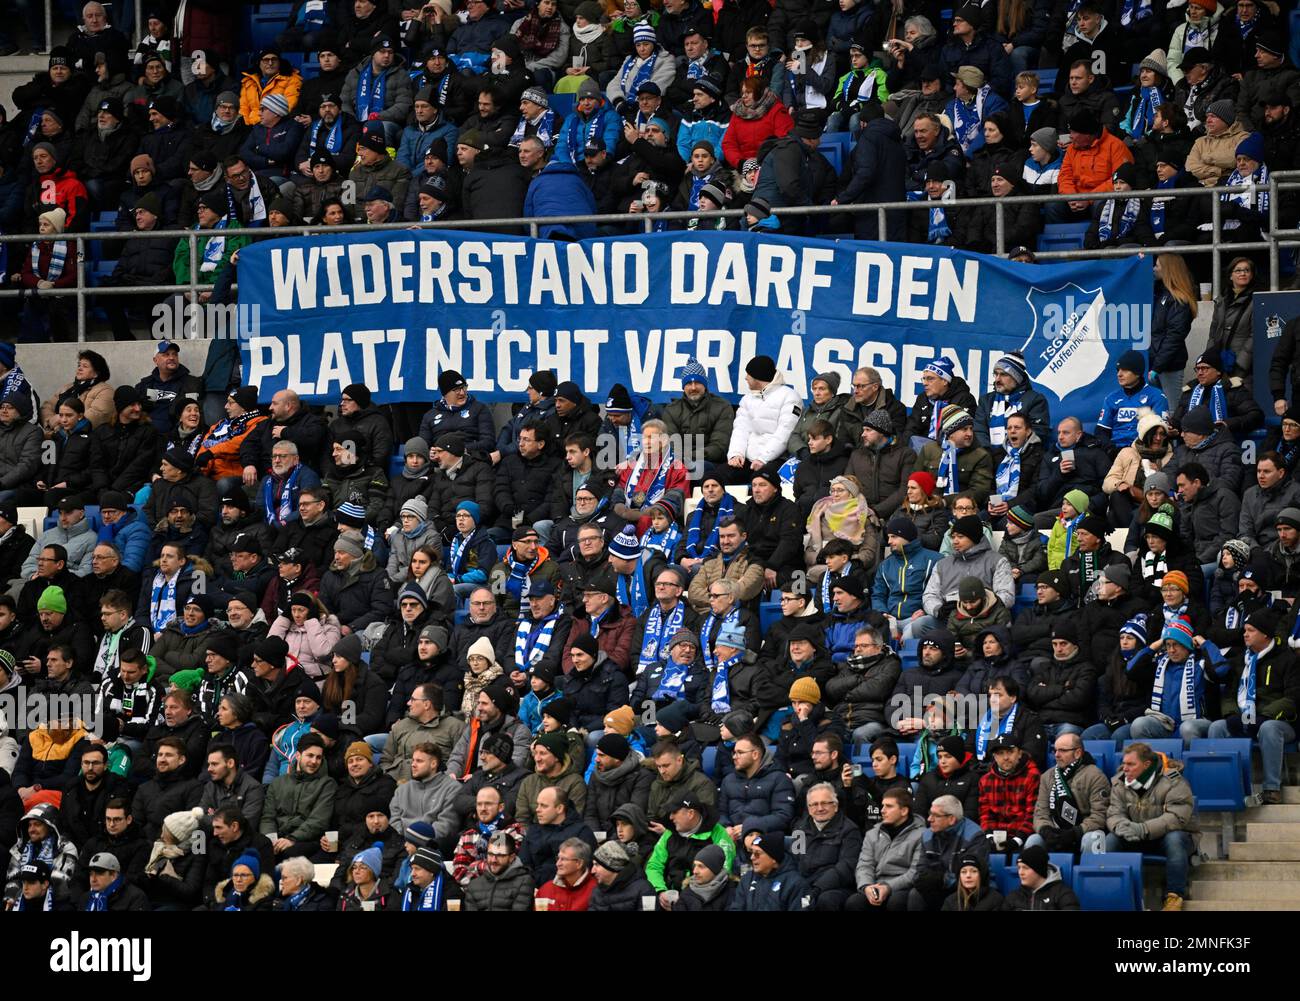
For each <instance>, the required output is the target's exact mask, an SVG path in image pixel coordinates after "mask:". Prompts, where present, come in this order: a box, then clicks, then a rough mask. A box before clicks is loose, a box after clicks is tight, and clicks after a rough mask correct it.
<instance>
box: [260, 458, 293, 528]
mask: <svg viewBox="0 0 1300 1001" xmlns="http://www.w3.org/2000/svg"><path fill="white" fill-rule="evenodd" d="M301 477H302V463H301V462H300V463H298V465H296V466H294V467H293V471H292V472H291V473H290V474H289V475H288V476H287V477H286V478H285V479H284V481H283V484H284V486H283V488H282V489H281V491H280V498H279V500H278V501H277V500H276V497H275V479H276V478H275V476H274V475H271V476H268V477H267V478H266V482H265V483H264V484H262V509H263V510H264V511H265V512H266V523H267V524H268V525H280V526H283V525H287V524H289V520H290V519H291V518H292V517H293V512H294V508H296V507H297V504H298V502H297V499H296V496H295V492H296V491H297V489H298V480H299V479H300V478H301Z"/></svg>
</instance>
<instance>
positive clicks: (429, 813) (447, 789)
mask: <svg viewBox="0 0 1300 1001" xmlns="http://www.w3.org/2000/svg"><path fill="white" fill-rule="evenodd" d="M459 791H460V783H459V782H457V781H456V780H455V779H454V778H452V777H451V776H450V775H448V774H447V773H446V772H434V773H433V774H432V775H430V776H429V777H428V778H427V779H424V780H423V781H418V780H416V779H411V780H410V781H407V782H403V783H402V784H401V785H399V786H398V787H397V792H396V793H394V794H393V802H392V804H391V805H390V806H389V812H390V813H391V815H392V822H393V830H395V831H397V832H398V833H403V832H405V831H406V829H407V828H408V827H410V826H411V825H412V824H414V823H417V822H419V821H421V820H423V821H424V822H425V823H428V824H432V825H433V829H434V831H436V832H437V834H438V837H439V838H445V837H448V836H449V835H452V834H455V833H456V829H457V827H458V826H459V817H457V815H456V793H458V792H459Z"/></svg>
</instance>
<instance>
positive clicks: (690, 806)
mask: <svg viewBox="0 0 1300 1001" xmlns="http://www.w3.org/2000/svg"><path fill="white" fill-rule="evenodd" d="M661 746H663V745H662V744H660V745H656V747H655V750H659V749H660V747H661ZM671 746H673V747H675V745H671ZM666 753H667V752H666V751H665V754H666ZM663 756H664V755H660V756H659V757H663ZM659 757H656V761H658V760H659ZM787 781H788V780H787ZM650 815H651V816H652V817H654V816H659V817H662V819H663V820H664V821H666V825H665V824H653V825H652V827H651V829H652V830H655V829H658V830H659V837H658V840H657V841H656V842H655V845H654V849H653V850H652V851H651V853H650V855H649V856H648V857H647V859H646V865H645V874H646V878H647V879H648V880H649V881H650V883H651V885H652V886H653V887H654V888H655V890H657V891H658V893H659V903H660V906H662V907H665V908H666V909H668V908H670V905H671V901H670V900H669V899H668V898H667V897H665V892H666V891H668V890H676V889H678V888H679V887H681V886H683V885H685V883H686V880H687V879H689V878H690V875H691V863H692V862H693V861H694V859H695V858H696V856H698V855H699V853H700V852H701V851H703V850H705V849H706V848H708V847H709V846H717V847H718V848H719V849H720V850H721V851H722V853H723V856H724V867H725V869H726V871H727V872H730V871H731V865H732V861H733V859H734V858H735V855H736V844H735V841H734V840H733V839H732V838H731V836H730V835H729V834H728V833H727V830H726V828H725V827H724V826H723V824H722V823H721V822H720V821H719V820H718V818H717V812H716V809H715V808H714V805H713V802H712V799H711V798H709V799H706V798H704V797H701V796H698V795H695V794H694V793H692V792H690V791H683V792H678V793H675V794H673V795H672V796H670V798H669V799H668V800H666V801H665V802H664V803H663V805H662V806H659V807H658V808H656V807H655V805H654V803H653V800H652V804H651V814H650ZM775 836H776V837H778V838H780V837H781V833H780V832H777V834H776V835H775Z"/></svg>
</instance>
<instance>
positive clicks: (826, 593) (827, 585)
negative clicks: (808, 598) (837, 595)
mask: <svg viewBox="0 0 1300 1001" xmlns="http://www.w3.org/2000/svg"><path fill="white" fill-rule="evenodd" d="M852 574H853V561H852V560H849V561H848V562H847V563H845V564H844V569H843V570H841V571H840V572H839V573H833V572H831V571H830V570H827V571H826V573H824V574H823V575H822V587H821V599H822V602H821V608H822V611H823V612H829V611H832V610H833V609H834V606H833V605H832V604H831V585H833V584H834V583H835V582H836V581H837V580H843V579H844V578H845V577H849V576H852Z"/></svg>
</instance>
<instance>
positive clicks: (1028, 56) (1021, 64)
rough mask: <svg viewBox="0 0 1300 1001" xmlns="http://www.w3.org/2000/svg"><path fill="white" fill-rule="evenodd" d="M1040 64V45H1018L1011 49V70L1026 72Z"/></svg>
mask: <svg viewBox="0 0 1300 1001" xmlns="http://www.w3.org/2000/svg"><path fill="white" fill-rule="evenodd" d="M1037 66H1038V46H1036V45H1017V46H1016V47H1015V48H1014V49H1012V50H1011V72H1012V73H1024V72H1025V71H1026V70H1031V69H1035V68H1037Z"/></svg>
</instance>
